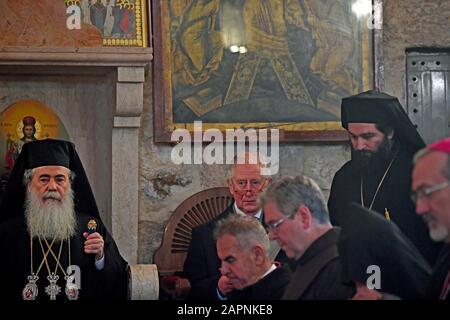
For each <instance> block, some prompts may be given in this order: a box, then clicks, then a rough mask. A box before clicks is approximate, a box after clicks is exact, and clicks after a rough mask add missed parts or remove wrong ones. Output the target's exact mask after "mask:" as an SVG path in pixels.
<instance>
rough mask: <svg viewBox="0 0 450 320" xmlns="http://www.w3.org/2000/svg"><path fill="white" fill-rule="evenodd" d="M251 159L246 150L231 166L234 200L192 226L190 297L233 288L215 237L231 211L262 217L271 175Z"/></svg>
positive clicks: (187, 267) (217, 294) (185, 270)
mask: <svg viewBox="0 0 450 320" xmlns="http://www.w3.org/2000/svg"><path fill="white" fill-rule="evenodd" d="M250 159H251V156H250V154H245V163H236V162H237V161H235V163H236V164H234V165H233V166H232V167H231V170H230V171H231V172H230V173H229V175H228V177H229V178H228V187H229V189H230V193H231V194H232V196H233V198H234V202H233V204H232V205H231V206H230V207H228V208H227V209H226V210H225V211H224V212H223V213H221V214H220V215H219V216H217V217H216V218H215V219H213V220H211V221H209V222H207V223H206V224H203V225H200V226H198V227H196V228H194V229H193V230H192V240H191V243H190V245H189V250H188V254H187V257H186V261H185V263H184V268H183V273H184V275H185V276H186V277H187V278H188V279H189V282H190V283H191V292H190V294H189V297H188V298H189V299H209V300H215V299H218V298H219V297H220V296H221V295H226V294H227V293H228V292H230V291H231V290H232V289H233V285H232V283H231V281H230V280H229V279H228V278H227V277H226V276H224V275H221V274H220V271H219V268H220V259H219V257H218V256H217V251H216V242H215V240H214V238H213V232H214V228H215V227H216V224H217V222H218V221H220V220H222V219H225V218H226V217H228V216H229V215H230V214H240V215H245V216H250V217H255V218H257V219H259V220H260V221H263V213H262V210H261V208H260V207H259V205H258V195H259V194H260V193H261V192H262V191H263V190H264V188H266V186H267V185H268V184H269V182H270V178H267V177H263V176H262V174H261V165H260V164H255V162H254V161H249V160H250ZM252 162H253V164H252ZM277 258H278V257H277Z"/></svg>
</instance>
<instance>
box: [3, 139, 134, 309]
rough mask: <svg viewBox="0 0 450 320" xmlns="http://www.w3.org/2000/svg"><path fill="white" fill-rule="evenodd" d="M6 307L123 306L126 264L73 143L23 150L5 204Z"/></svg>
mask: <svg viewBox="0 0 450 320" xmlns="http://www.w3.org/2000/svg"><path fill="white" fill-rule="evenodd" d="M0 223H1V224H0V250H1V255H2V262H1V264H0V274H1V275H2V290H0V298H1V299H2V300H78V299H87V300H93V299H125V298H126V292H127V274H126V266H127V263H126V261H125V260H124V259H123V258H122V257H121V255H120V253H119V251H118V249H117V246H116V244H115V243H114V240H113V239H112V237H111V235H110V234H109V233H108V231H107V230H106V228H105V227H104V225H103V224H102V221H101V219H100V216H99V212H98V208H97V204H96V202H95V199H94V195H93V193H92V190H91V187H90V185H89V182H88V179H87V176H86V173H85V171H84V169H83V166H82V164H81V161H80V159H79V157H78V155H77V153H76V151H75V147H74V145H73V144H72V143H70V142H67V141H60V140H51V139H47V140H39V141H33V142H29V143H27V144H25V145H24V147H23V150H22V152H21V154H20V156H19V158H18V159H17V162H16V164H15V166H14V169H13V171H12V173H11V177H10V180H9V182H8V186H7V188H6V191H5V195H4V198H3V202H2V203H1V204H0Z"/></svg>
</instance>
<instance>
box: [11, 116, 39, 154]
mask: <svg viewBox="0 0 450 320" xmlns="http://www.w3.org/2000/svg"><path fill="white" fill-rule="evenodd" d="M22 122H23V128H22V133H23V137H22V138H20V139H19V140H17V141H16V143H15V157H14V158H15V159H17V157H18V156H19V154H20V152H21V151H22V147H23V145H24V144H25V143H27V142H31V141H36V140H37V138H36V137H35V134H36V119H35V118H34V117H31V116H26V117H24V118H23V120H22Z"/></svg>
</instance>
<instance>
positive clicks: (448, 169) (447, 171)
mask: <svg viewBox="0 0 450 320" xmlns="http://www.w3.org/2000/svg"><path fill="white" fill-rule="evenodd" d="M431 152H439V151H436V150H429V149H428V148H423V149H420V150H419V151H417V152H416V154H415V155H414V158H413V162H414V164H416V163H417V162H418V161H419V160H420V159H421V158H422V157H424V156H426V155H427V154H429V153H431ZM442 174H443V175H444V177H445V178H447V180H449V181H450V156H449V155H448V154H447V163H446V165H445V166H444V169H443V170H442Z"/></svg>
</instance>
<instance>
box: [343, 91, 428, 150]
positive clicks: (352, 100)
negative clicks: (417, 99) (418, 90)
mask: <svg viewBox="0 0 450 320" xmlns="http://www.w3.org/2000/svg"><path fill="white" fill-rule="evenodd" d="M341 121H342V126H343V127H344V128H345V129H348V123H349V122H359V123H377V124H380V125H385V126H388V127H391V128H392V129H394V131H395V135H396V137H398V138H399V139H400V140H401V141H402V144H408V145H409V146H410V147H411V148H413V149H414V151H417V150H418V149H421V148H424V147H425V143H424V142H423V140H422V138H421V137H420V135H419V133H418V132H417V129H416V128H415V127H414V125H413V124H412V122H411V120H410V119H409V118H408V115H407V114H406V112H405V110H404V109H403V107H402V106H401V104H400V102H399V101H398V99H397V98H396V97H393V96H390V95H388V94H386V93H382V92H376V91H373V90H369V91H366V92H362V93H360V94H357V95H354V96H351V97H347V98H344V99H342V104H341Z"/></svg>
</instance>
